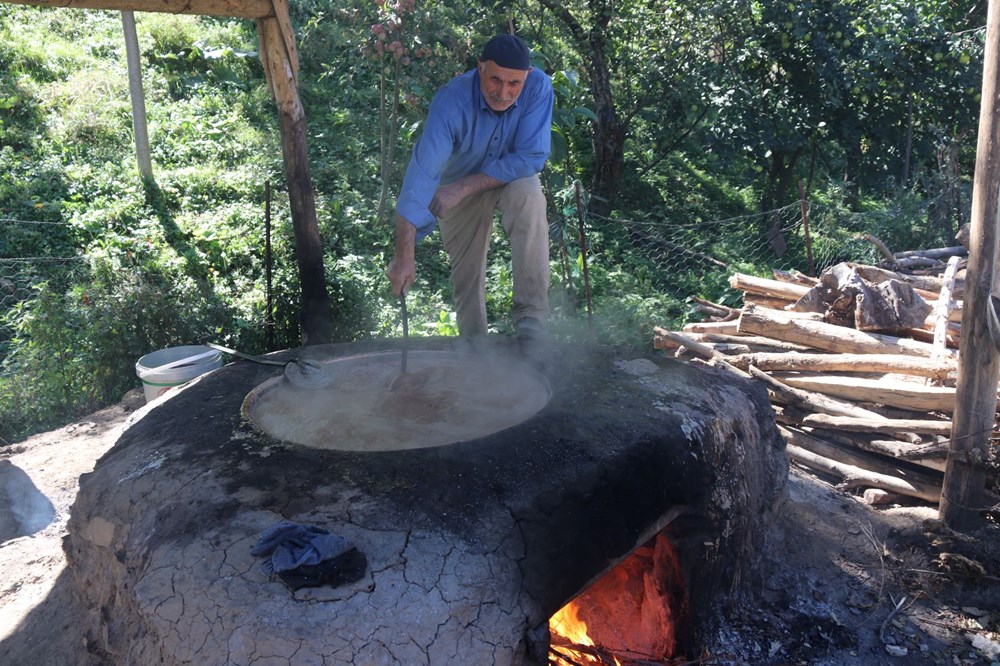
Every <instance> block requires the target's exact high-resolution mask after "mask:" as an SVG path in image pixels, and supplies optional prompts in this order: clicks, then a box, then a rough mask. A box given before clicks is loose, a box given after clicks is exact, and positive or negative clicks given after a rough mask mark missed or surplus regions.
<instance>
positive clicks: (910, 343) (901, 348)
mask: <svg viewBox="0 0 1000 666" xmlns="http://www.w3.org/2000/svg"><path fill="white" fill-rule="evenodd" d="M773 312H774V311H773V310H770V311H766V310H759V309H757V308H753V307H747V308H745V309H744V310H743V314H742V315H740V318H739V321H738V327H737V331H738V332H739V333H745V334H749V335H763V336H767V337H771V338H776V339H778V340H785V341H787V342H794V343H796V344H802V345H807V346H809V347H812V348H814V349H821V350H824V351H831V352H837V353H848V354H904V355H907V356H923V357H928V358H929V357H930V355H931V352H932V350H933V347H931V345H929V344H927V343H925V342H917V341H914V340H910V339H907V338H898V337H894V336H891V335H882V334H879V333H865V332H863V331H855V330H854V329H850V328H845V327H843V326H834V325H832V324H826V323H823V322H818V321H809V320H798V319H793V318H791V317H786V316H781V315H775V314H772V313H773Z"/></svg>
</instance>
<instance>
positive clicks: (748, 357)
mask: <svg viewBox="0 0 1000 666" xmlns="http://www.w3.org/2000/svg"><path fill="white" fill-rule="evenodd" d="M734 339H735V340H739V338H734ZM728 360H729V362H730V363H732V364H733V365H735V366H736V367H737V368H740V369H741V370H746V369H747V367H748V366H750V365H755V366H757V367H758V368H760V369H761V370H764V371H765V372H773V371H780V370H795V371H802V372H858V373H896V374H902V375H913V376H916V377H931V378H934V379H938V380H945V379H948V378H949V377H951V376H953V375H955V374H956V373H957V372H958V364H957V363H956V362H955V361H954V360H953V359H950V358H944V359H940V360H929V359H924V358H919V357H917V356H906V355H903V354H816V353H805V354H795V353H792V354H768V353H757V354H745V355H742V354H741V355H739V356H734V357H732V358H730V359H728Z"/></svg>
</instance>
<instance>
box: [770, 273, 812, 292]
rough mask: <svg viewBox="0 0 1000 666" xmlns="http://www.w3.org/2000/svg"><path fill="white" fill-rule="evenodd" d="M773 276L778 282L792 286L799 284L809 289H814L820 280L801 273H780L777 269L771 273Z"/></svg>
mask: <svg viewBox="0 0 1000 666" xmlns="http://www.w3.org/2000/svg"><path fill="white" fill-rule="evenodd" d="M771 275H773V276H774V279H775V280H777V281H778V282H788V283H790V284H798V285H802V286H803V287H806V288H807V289H812V288H813V287H815V286H816V283H817V282H818V280H817V279H816V278H814V277H809V276H808V275H806V274H804V273H800V272H799V271H779V270H778V269H777V268H776V269H774V270H772V271H771Z"/></svg>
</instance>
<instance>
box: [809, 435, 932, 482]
mask: <svg viewBox="0 0 1000 666" xmlns="http://www.w3.org/2000/svg"><path fill="white" fill-rule="evenodd" d="M803 432H808V433H809V434H811V435H812V436H813V437H817V438H819V439H822V440H825V441H827V442H830V443H832V444H837V445H839V446H845V447H850V448H855V449H858V450H859V451H866V452H868V453H871V454H876V455H879V456H884V457H885V458H886V459H887V460H898V461H901V462H900V464H901V465H917V466H919V467H924V468H926V469H929V470H933V472H934V473H937V472H941V473H943V472H944V461H943V460H936V459H933V458H926V459H920V460H917V459H913V460H910V459H908V458H906V456H907V455H908V454H910V453H912V452H913V451H916V450H918V449H919V448H921V447H922V446H925V445H922V444H912V443H910V442H902V441H899V440H893V439H877V438H875V437H865V436H864V434H861V433H841V432H838V431H836V430H824V429H818V428H817V429H813V430H804V431H803ZM807 448H808V447H807ZM848 462H849V461H848ZM861 466H862V467H865V466H864V465H861ZM866 469H870V468H868V467H866Z"/></svg>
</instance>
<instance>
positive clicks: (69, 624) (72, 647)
mask: <svg viewBox="0 0 1000 666" xmlns="http://www.w3.org/2000/svg"><path fill="white" fill-rule="evenodd" d="M85 626H86V623H85V622H84V611H83V608H82V607H81V606H80V604H79V602H78V601H77V599H76V598H75V596H74V594H73V585H72V580H71V574H70V572H69V570H68V569H63V571H62V573H61V574H59V577H58V578H57V579H56V581H55V585H53V587H52V589H51V590H50V591H49V593H48V595H46V597H45V599H44V600H43V601H42V602H41V603H39V604H38V605H37V606H35V607H34V608H33V609H32V610H31V612H30V613H28V615H27V616H25V618H24V620H23V621H22V622H21V624H20V625H18V627H17V629H16V630H15V631H14V632H13V633H11V634H10V635H9V636H8V637H7V638H5V639H4V640H3V641H0V664H62V665H63V666H97V665H98V664H107V663H109V662H107V661H104V660H103V659H102V658H101V657H100V656H99V655H97V654H93V653H92V652H91V651H90V650H89V646H88V642H87V636H86V630H85Z"/></svg>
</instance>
